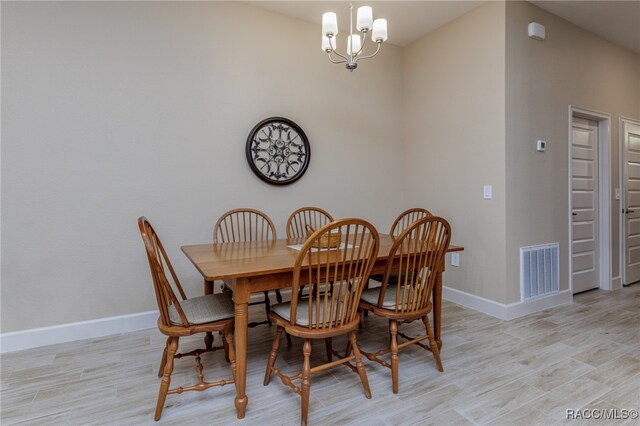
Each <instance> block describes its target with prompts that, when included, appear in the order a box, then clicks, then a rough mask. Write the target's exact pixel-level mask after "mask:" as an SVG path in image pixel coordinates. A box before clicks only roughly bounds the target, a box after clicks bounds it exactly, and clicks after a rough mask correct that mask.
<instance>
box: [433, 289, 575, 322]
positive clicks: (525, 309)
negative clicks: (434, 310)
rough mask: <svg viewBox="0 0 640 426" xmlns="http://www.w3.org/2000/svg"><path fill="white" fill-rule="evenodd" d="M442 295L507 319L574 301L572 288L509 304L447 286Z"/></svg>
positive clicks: (467, 306) (465, 305)
mask: <svg viewBox="0 0 640 426" xmlns="http://www.w3.org/2000/svg"><path fill="white" fill-rule="evenodd" d="M442 297H443V299H446V300H448V301H450V302H453V303H456V304H458V305H462V306H464V307H466V308H471V309H474V310H476V311H479V312H482V313H484V314H487V315H491V316H493V317H496V318H500V319H501V320H505V321H510V320H512V319H515V318H520V317H523V316H525V315H529V314H533V313H535V312H540V311H544V310H545V309H549V308H553V307H555V306H560V305H564V304H566V303H572V302H573V294H572V292H571V290H562V291H561V292H560V293H558V294H553V295H550V296H546V297H541V298H538V299H535V300H531V301H529V302H524V303H522V302H515V303H509V304H508V305H507V304H504V303H498V302H495V301H493V300H489V299H486V298H484V297H480V296H476V295H475V294H471V293H466V292H464V291H460V290H456V289H455V288H451V287H446V286H445V287H443V289H442Z"/></svg>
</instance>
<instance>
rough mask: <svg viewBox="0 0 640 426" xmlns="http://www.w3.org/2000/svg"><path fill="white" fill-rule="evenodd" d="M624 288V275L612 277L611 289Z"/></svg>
mask: <svg viewBox="0 0 640 426" xmlns="http://www.w3.org/2000/svg"><path fill="white" fill-rule="evenodd" d="M621 288H622V277H621V276H620V275H618V276H617V277H613V278H611V290H620V289H621Z"/></svg>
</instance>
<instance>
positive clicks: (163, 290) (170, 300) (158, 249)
mask: <svg viewBox="0 0 640 426" xmlns="http://www.w3.org/2000/svg"><path fill="white" fill-rule="evenodd" d="M138 227H139V228H140V235H141V236H142V241H143V242H144V247H145V249H146V252H147V259H148V260H149V268H150V269H151V278H152V280H153V289H154V291H155V295H156V301H157V303H158V310H159V311H160V318H161V321H162V323H163V324H164V325H165V326H167V327H169V326H171V325H172V324H171V320H170V318H169V306H171V305H174V307H175V309H176V311H177V312H178V314H179V315H180V319H181V320H182V324H183V326H184V327H188V326H189V322H188V321H187V317H186V316H185V314H184V311H183V310H182V307H181V306H180V301H179V299H178V298H177V297H176V293H175V292H174V290H173V288H172V286H171V283H170V282H169V280H168V278H167V274H166V270H167V269H168V270H169V273H170V276H171V278H172V280H173V284H174V286H175V288H176V289H177V290H178V293H179V294H180V297H181V300H186V299H187V296H186V294H185V292H184V290H183V289H182V285H180V281H179V280H178V276H177V275H176V272H175V271H174V269H173V266H171V262H170V261H169V256H167V252H166V251H165V250H164V247H163V246H162V242H160V238H159V237H158V234H156V231H155V230H154V229H153V227H152V226H151V223H149V221H148V220H147V218H146V217H144V216H141V217H140V218H138Z"/></svg>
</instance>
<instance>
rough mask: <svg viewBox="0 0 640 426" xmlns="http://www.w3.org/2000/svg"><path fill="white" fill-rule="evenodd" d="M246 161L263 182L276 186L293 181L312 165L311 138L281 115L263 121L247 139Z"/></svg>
mask: <svg viewBox="0 0 640 426" xmlns="http://www.w3.org/2000/svg"><path fill="white" fill-rule="evenodd" d="M246 153H247V161H248V162H249V166H251V170H253V172H254V173H255V174H256V175H257V176H258V177H259V178H260V179H262V180H263V181H265V182H268V183H271V184H274V185H286V184H289V183H293V182H295V181H296V180H298V179H300V177H301V176H302V175H303V174H304V172H305V171H306V170H307V167H308V166H309V158H310V157H311V149H310V148H309V139H307V135H305V134H304V132H303V131H302V129H301V128H300V126H298V125H297V124H296V123H294V122H293V121H291V120H289V119H286V118H282V117H271V118H267V119H266V120H262V121H261V122H259V123H258V124H256V126H255V127H254V128H253V129H252V130H251V133H249V137H248V138H247V146H246Z"/></svg>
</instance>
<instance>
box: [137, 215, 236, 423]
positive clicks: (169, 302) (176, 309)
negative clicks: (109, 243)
mask: <svg viewBox="0 0 640 426" xmlns="http://www.w3.org/2000/svg"><path fill="white" fill-rule="evenodd" d="M138 227H139V228H140V235H141V236H142V241H143V242H144V246H145V249H146V252H147V259H148V260H149V267H150V269H151V278H152V281H153V289H154V291H155V295H156V301H157V303H158V310H159V311H160V317H159V318H158V329H159V330H160V332H161V333H162V334H164V335H166V336H168V337H167V343H166V345H165V348H164V351H163V353H162V360H161V361H160V369H159V373H158V376H159V377H162V381H161V382H160V391H159V393H158V402H157V404H156V411H155V415H154V419H155V420H156V421H157V420H159V419H160V416H161V414H162V409H163V407H164V402H165V399H166V398H167V394H174V393H182V392H185V391H192V390H194V391H203V390H206V389H208V388H210V387H212V386H224V385H227V384H231V383H234V381H235V376H236V356H235V349H234V348H235V347H234V343H233V301H232V300H231V298H230V297H229V295H228V294H224V293H220V294H210V295H206V296H200V297H194V298H190V299H187V297H186V295H185V292H184V290H183V289H182V286H181V285H180V281H179V280H178V277H177V275H176V273H175V271H174V269H173V267H172V266H171V262H170V261H169V257H168V256H167V253H166V251H165V250H164V247H163V246H162V243H161V242H160V239H159V238H158V235H157V234H156V232H155V231H154V229H153V227H152V226H151V224H150V223H149V221H148V220H147V219H146V218H145V217H144V216H143V217H140V218H139V219H138ZM167 270H168V271H169V274H170V277H171V279H172V281H173V286H172V285H171V283H170V281H169V278H168V277H167V273H166V272H167ZM174 289H175V290H174ZM176 290H177V294H178V296H177V295H176ZM215 331H217V332H221V333H222V334H223V336H224V337H223V346H218V347H216V346H212V347H211V348H208V349H207V348H205V349H196V350H193V351H190V352H186V353H178V352H177V350H178V341H179V339H180V337H184V336H191V335H194V334H197V333H212V332H215ZM218 349H224V350H225V355H226V357H227V358H228V359H229V361H230V363H231V373H232V376H233V379H222V380H219V381H217V382H206V381H205V380H204V377H203V374H202V363H201V361H200V355H201V354H203V353H206V352H213V351H216V350H218ZM183 356H194V357H195V363H196V372H197V376H198V384H196V385H191V386H185V387H183V386H180V387H177V388H174V389H169V385H170V383H171V373H172V372H173V364H174V360H175V359H176V358H182V357H183Z"/></svg>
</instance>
